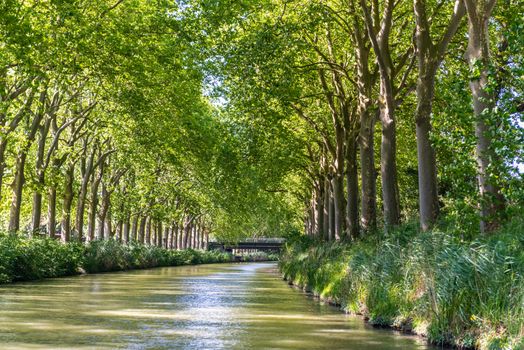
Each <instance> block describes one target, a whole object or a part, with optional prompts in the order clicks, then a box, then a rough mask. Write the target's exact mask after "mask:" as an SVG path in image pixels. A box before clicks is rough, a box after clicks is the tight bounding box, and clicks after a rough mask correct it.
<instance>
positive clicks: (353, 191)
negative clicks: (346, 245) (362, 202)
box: [346, 140, 359, 239]
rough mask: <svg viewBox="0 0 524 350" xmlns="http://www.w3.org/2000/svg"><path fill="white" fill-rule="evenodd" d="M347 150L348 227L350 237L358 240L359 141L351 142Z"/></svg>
mask: <svg viewBox="0 0 524 350" xmlns="http://www.w3.org/2000/svg"><path fill="white" fill-rule="evenodd" d="M347 148H348V149H347V162H346V163H347V173H346V180H347V181H346V182H347V192H348V195H347V198H348V200H347V219H348V220H347V227H348V232H349V236H350V237H351V238H352V239H356V238H357V237H358V234H359V224H358V167H357V141H356V140H350V141H349V142H348V145H347Z"/></svg>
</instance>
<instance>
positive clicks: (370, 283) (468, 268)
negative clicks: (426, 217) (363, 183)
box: [280, 215, 524, 349]
mask: <svg viewBox="0 0 524 350" xmlns="http://www.w3.org/2000/svg"><path fill="white" fill-rule="evenodd" d="M523 232H524V217H522V215H521V216H517V217H515V218H514V219H513V220H512V221H511V222H510V223H509V224H508V225H506V226H505V227H504V228H503V229H502V230H501V231H500V232H499V233H498V238H497V239H494V238H478V239H475V240H473V241H462V240H460V239H458V238H457V235H455V234H453V233H452V232H442V231H439V230H436V229H435V230H433V231H431V232H426V233H420V232H418V230H417V229H416V225H404V226H402V227H399V228H398V229H397V230H395V231H393V232H391V233H390V234H388V235H387V236H385V237H381V238H376V237H369V238H368V239H364V240H363V241H361V242H358V243H356V244H353V245H348V244H344V243H339V242H335V243H319V242H315V241H311V240H307V239H301V240H295V241H290V242H288V243H287V246H286V250H285V251H284V253H283V254H282V257H281V261H280V268H281V270H282V272H283V274H284V276H285V278H286V279H288V280H290V281H292V282H294V283H296V284H298V285H301V286H304V287H306V288H307V289H309V290H311V291H312V292H313V293H315V294H316V295H319V296H321V297H323V298H326V299H330V300H332V301H333V302H335V303H337V304H340V305H341V306H342V307H343V308H344V309H345V310H348V311H351V312H354V313H360V314H363V315H364V316H365V317H366V318H369V321H370V322H371V323H372V324H376V325H387V326H394V327H398V328H401V329H404V330H408V331H411V330H413V331H415V332H417V333H420V334H424V335H426V336H427V337H428V338H429V339H430V340H431V341H432V342H435V343H448V344H455V345H457V346H465V347H473V346H476V347H478V348H480V349H491V348H508V349H511V348H518V346H519V341H521V339H522V327H523V326H524V324H523V322H524V303H523V301H524V293H523V291H524V234H523ZM520 346H522V344H520Z"/></svg>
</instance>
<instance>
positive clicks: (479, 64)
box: [465, 0, 505, 233]
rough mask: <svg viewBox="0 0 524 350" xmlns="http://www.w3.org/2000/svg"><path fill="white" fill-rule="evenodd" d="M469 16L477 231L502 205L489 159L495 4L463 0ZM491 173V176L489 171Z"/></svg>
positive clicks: (494, 220) (495, 222)
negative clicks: (491, 24)
mask: <svg viewBox="0 0 524 350" xmlns="http://www.w3.org/2000/svg"><path fill="white" fill-rule="evenodd" d="M465 4H466V10H467V14H468V19H469V25H468V49H467V56H468V61H469V65H470V68H471V70H472V71H479V74H478V76H477V77H475V78H474V79H471V80H470V82H469V87H470V89H471V94H472V96H473V111H474V113H475V136H476V138H477V146H476V158H477V167H478V184H479V191H480V201H481V203H480V217H481V223H480V229H481V232H485V233H488V232H492V231H494V230H495V229H497V228H498V227H499V226H500V217H499V215H498V213H499V212H501V211H503V210H504V208H505V198H504V195H503V194H502V192H501V190H500V186H499V184H498V183H497V181H496V178H497V173H498V170H497V169H494V166H493V160H495V159H496V157H497V156H496V153H495V151H494V149H493V146H492V140H493V137H495V129H494V127H493V126H492V125H494V124H495V123H494V122H493V119H494V115H493V114H494V111H493V109H494V107H495V105H496V102H495V98H496V97H495V96H494V94H493V93H492V92H491V91H490V90H492V89H490V86H489V81H488V80H489V74H490V73H489V69H490V65H491V57H490V52H489V46H490V43H489V20H490V18H491V13H492V11H493V8H494V6H495V0H479V1H473V0H466V1H465ZM491 174H495V176H493V175H491Z"/></svg>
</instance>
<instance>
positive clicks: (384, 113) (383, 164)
mask: <svg viewBox="0 0 524 350" xmlns="http://www.w3.org/2000/svg"><path fill="white" fill-rule="evenodd" d="M388 84H390V83H389V82H388V81H386V79H381V84H380V85H381V99H382V101H381V103H380V120H381V122H382V140H381V146H380V176H381V180H382V201H383V205H384V221H385V225H386V227H388V226H396V225H398V224H399V223H400V202H399V193H398V179H397V133H396V127H395V117H394V104H395V102H394V100H393V95H392V94H391V92H389V90H391V87H390V88H389V89H388V88H386V87H385V86H386V85H388Z"/></svg>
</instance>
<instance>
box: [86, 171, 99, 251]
mask: <svg viewBox="0 0 524 350" xmlns="http://www.w3.org/2000/svg"><path fill="white" fill-rule="evenodd" d="M101 179H102V169H100V173H99V175H98V176H97V178H96V179H94V181H93V183H92V184H91V201H90V202H89V218H88V223H87V237H88V239H89V241H92V240H94V239H95V231H96V216H97V215H96V209H97V207H98V186H99V185H100V181H101ZM98 238H100V237H98Z"/></svg>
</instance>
